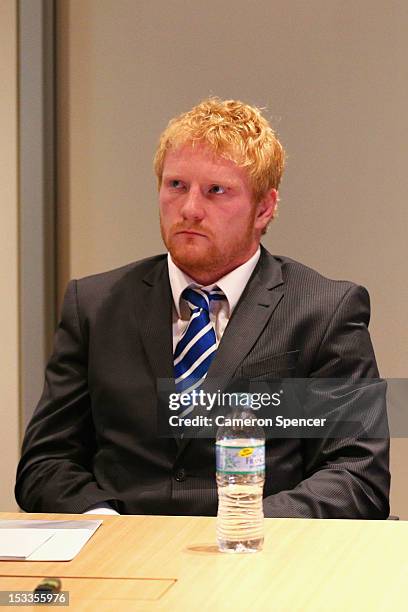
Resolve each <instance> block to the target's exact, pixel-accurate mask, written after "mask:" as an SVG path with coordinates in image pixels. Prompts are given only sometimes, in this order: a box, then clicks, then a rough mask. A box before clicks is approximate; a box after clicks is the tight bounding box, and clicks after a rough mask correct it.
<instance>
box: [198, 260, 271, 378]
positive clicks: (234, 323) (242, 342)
mask: <svg viewBox="0 0 408 612" xmlns="http://www.w3.org/2000/svg"><path fill="white" fill-rule="evenodd" d="M282 284H283V279H282V272H281V268H280V264H279V263H278V262H277V261H276V259H274V258H273V257H272V256H271V255H270V254H269V253H268V252H267V251H265V250H264V249H262V252H261V257H260V260H259V262H258V265H257V266H256V268H255V270H254V273H253V274H252V276H251V278H250V279H249V281H248V284H247V286H246V287H245V289H244V291H243V293H242V296H241V298H240V300H239V302H238V304H237V306H236V308H235V310H234V312H233V315H232V317H231V319H230V321H229V323H228V325H227V327H226V329H225V332H224V335H223V337H222V340H221V342H220V345H219V347H218V350H217V355H216V357H215V359H214V361H213V362H212V364H211V367H210V369H209V371H208V375H207V378H208V379H211V378H221V379H225V383H228V381H229V380H230V379H231V377H232V376H233V375H234V373H235V372H236V370H237V368H238V367H239V365H240V364H241V362H242V361H243V360H244V358H245V357H246V355H247V354H248V353H249V351H250V350H251V348H252V347H253V346H254V344H255V343H256V341H257V340H258V338H259V336H260V335H261V333H262V331H263V329H264V327H265V325H266V324H267V322H268V320H269V319H270V317H271V316H272V314H273V312H274V310H275V308H276V306H277V305H278V303H279V302H280V300H281V299H282V296H283V291H282V289H281V285H282Z"/></svg>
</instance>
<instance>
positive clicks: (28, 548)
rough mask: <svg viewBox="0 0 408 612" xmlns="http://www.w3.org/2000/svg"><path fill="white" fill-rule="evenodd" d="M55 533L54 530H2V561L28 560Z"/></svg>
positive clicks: (0, 544)
mask: <svg viewBox="0 0 408 612" xmlns="http://www.w3.org/2000/svg"><path fill="white" fill-rule="evenodd" d="M54 533H55V532H54V531H53V530H52V529H41V530H39V529H30V528H27V529H0V561H8V560H10V559H16V560H18V559H22V560H24V559H26V558H27V557H28V556H29V555H31V554H32V553H34V552H35V550H36V549H37V548H39V547H40V546H41V545H42V544H44V543H45V542H46V541H47V540H49V539H50V538H51V537H52V536H53V535H54Z"/></svg>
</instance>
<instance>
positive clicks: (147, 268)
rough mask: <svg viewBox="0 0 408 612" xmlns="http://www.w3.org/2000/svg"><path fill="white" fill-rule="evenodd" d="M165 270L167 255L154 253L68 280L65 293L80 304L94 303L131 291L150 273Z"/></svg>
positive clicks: (160, 272)
mask: <svg viewBox="0 0 408 612" xmlns="http://www.w3.org/2000/svg"><path fill="white" fill-rule="evenodd" d="M165 272H167V255H166V254H161V255H155V256H153V257H147V258H146V259H141V260H139V261H135V262H132V263H129V264H127V265H125V266H121V267H119V268H115V269H113V270H108V271H106V272H101V273H98V274H92V275H90V276H85V277H83V278H79V279H73V280H71V281H70V282H69V284H68V288H67V293H66V295H69V294H72V293H73V294H75V296H76V299H77V300H79V301H80V302H81V303H82V304H88V303H89V304H91V303H92V304H95V303H98V302H100V301H101V300H102V301H103V300H104V299H106V298H108V297H112V296H114V295H116V296H118V295H123V294H124V293H126V292H128V291H133V289H136V288H137V287H138V286H140V284H142V283H143V280H144V279H146V278H149V276H151V275H152V274H158V275H160V274H163V273H165Z"/></svg>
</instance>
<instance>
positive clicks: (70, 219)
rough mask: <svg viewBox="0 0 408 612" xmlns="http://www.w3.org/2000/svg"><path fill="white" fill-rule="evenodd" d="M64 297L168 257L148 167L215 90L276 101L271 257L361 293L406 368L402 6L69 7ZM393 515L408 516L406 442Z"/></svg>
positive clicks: (407, 99) (63, 69) (380, 334)
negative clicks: (96, 275) (98, 276)
mask: <svg viewBox="0 0 408 612" xmlns="http://www.w3.org/2000/svg"><path fill="white" fill-rule="evenodd" d="M59 10H60V14H59V22H58V24H59V25H58V28H59V46H60V48H59V51H60V65H59V68H60V96H59V99H60V108H59V110H60V125H59V135H60V201H59V207H60V208H59V220H60V225H59V232H60V235H59V241H60V247H61V250H60V260H59V271H60V275H59V276H60V285H61V286H60V292H61V291H62V286H63V285H65V283H66V281H67V279H68V278H69V277H74V276H82V275H86V274H90V273H93V272H97V271H101V270H105V269H109V268H112V267H115V266H118V265H121V264H124V263H126V262H128V261H130V260H134V259H138V258H140V257H144V256H147V255H150V254H153V253H157V252H159V251H161V250H162V244H161V240H160V236H159V229H158V222H157V206H156V199H157V197H156V191H155V179H154V176H153V172H152V169H151V159H152V156H153V152H154V148H155V145H156V142H157V139H158V135H159V133H160V131H161V130H162V129H163V128H164V126H165V125H166V123H167V121H168V120H169V118H171V117H172V116H173V115H175V114H176V113H179V112H181V111H183V110H187V109H188V108H190V107H191V106H192V105H193V104H194V103H196V102H198V101H199V100H200V99H201V98H203V97H205V96H207V95H208V94H216V95H219V96H221V97H232V98H240V99H243V100H245V101H248V102H250V103H255V104H258V105H261V106H267V108H268V111H267V114H268V116H269V117H270V118H271V120H272V123H273V124H274V125H275V126H276V128H277V129H278V131H279V133H280V135H281V138H282V141H283V143H284V144H285V146H286V148H287V151H288V165H287V172H286V176H285V178H284V182H283V185H282V190H281V197H282V202H281V207H280V217H279V219H278V221H277V222H276V224H275V225H274V227H273V228H272V231H271V232H270V233H269V234H268V235H267V237H266V239H265V245H266V246H267V247H268V248H269V249H270V250H271V251H272V252H274V253H283V254H286V255H289V256H292V257H294V258H296V259H300V260H301V261H303V262H304V263H306V264H309V265H311V266H312V267H315V268H317V269H318V270H320V271H321V272H322V273H324V274H326V275H328V276H331V277H334V278H347V279H350V280H354V281H356V282H359V283H362V284H364V285H366V286H367V287H368V289H369V291H370V294H371V298H372V325H371V331H372V336H373V340H374V344H375V347H376V352H377V356H378V361H379V364H380V367H381V371H382V374H383V375H384V376H387V377H405V376H406V375H407V369H408V325H407V312H408V283H407V274H406V266H407V260H408V246H407V240H406V228H407V227H408V207H407V204H406V199H407V197H406V194H407V193H408V173H407V171H406V167H407V157H408V154H407V144H406V143H407V133H408V115H407V112H406V109H407V108H408V81H407V79H406V61H407V55H408V43H407V36H406V33H407V31H408V3H407V2H406V1H405V0H393V1H392V2H384V1H383V0H358V1H355V0H308V1H307V2H304V1H303V0H290V1H289V2H278V1H277V0H276V1H271V0H257V2H248V1H247V0H234V1H233V0H224V1H222V2H219V0H208V1H207V2H205V3H200V2H188V1H187V0H173V1H172V2H165V1H164V0H162V1H161V0H160V1H156V2H151V3H149V2H135V1H134V0H69V1H68V0H67V2H64V3H60V4H59ZM393 448H394V451H393V453H394V454H393V493H392V500H393V510H394V512H399V513H401V514H402V515H404V516H406V517H407V518H408V493H406V478H405V468H404V466H405V465H406V464H407V463H408V461H407V458H408V451H407V444H406V440H402V441H398V442H397V443H395V444H394V447H393Z"/></svg>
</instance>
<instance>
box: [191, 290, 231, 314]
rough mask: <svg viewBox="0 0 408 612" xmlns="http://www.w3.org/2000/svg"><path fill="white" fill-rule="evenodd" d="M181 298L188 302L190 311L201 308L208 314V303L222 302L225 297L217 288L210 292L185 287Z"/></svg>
mask: <svg viewBox="0 0 408 612" xmlns="http://www.w3.org/2000/svg"><path fill="white" fill-rule="evenodd" d="M181 297H183V298H184V299H185V300H186V301H187V302H188V305H189V307H190V309H191V310H193V311H194V310H195V309H197V308H201V309H203V310H206V311H207V312H209V311H210V302H212V301H215V300H222V299H224V297H225V295H224V293H223V292H222V291H221V289H218V288H217V287H215V288H214V289H213V290H212V291H204V289H200V288H198V287H197V288H194V289H193V288H192V287H187V289H184V291H183V293H182V294H181Z"/></svg>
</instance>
